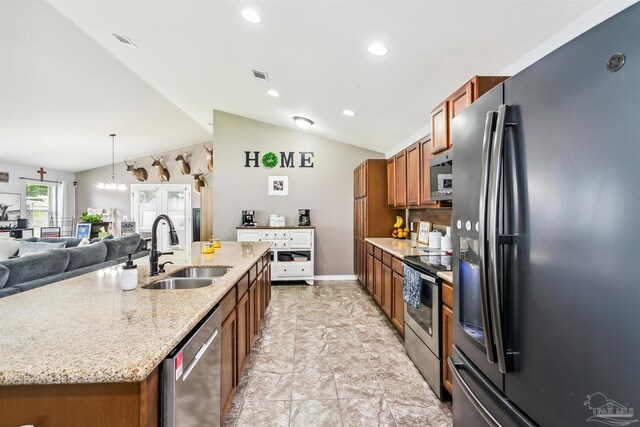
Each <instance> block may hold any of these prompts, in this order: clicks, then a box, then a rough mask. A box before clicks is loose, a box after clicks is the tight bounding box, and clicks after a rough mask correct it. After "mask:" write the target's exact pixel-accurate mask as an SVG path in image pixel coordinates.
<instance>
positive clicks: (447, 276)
mask: <svg viewBox="0 0 640 427" xmlns="http://www.w3.org/2000/svg"><path fill="white" fill-rule="evenodd" d="M438 277H439V278H441V279H444V280H445V281H447V282H449V283H450V284H452V285H453V271H438Z"/></svg>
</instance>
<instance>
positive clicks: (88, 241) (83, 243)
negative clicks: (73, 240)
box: [77, 237, 91, 248]
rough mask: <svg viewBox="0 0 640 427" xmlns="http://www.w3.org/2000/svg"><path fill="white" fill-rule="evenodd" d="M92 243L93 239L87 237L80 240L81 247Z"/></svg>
mask: <svg viewBox="0 0 640 427" xmlns="http://www.w3.org/2000/svg"><path fill="white" fill-rule="evenodd" d="M90 244H91V240H89V239H87V238H86V237H85V238H84V239H82V240H80V243H78V245H77V246H78V247H79V248H81V247H83V246H89V245H90Z"/></svg>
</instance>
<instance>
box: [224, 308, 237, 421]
mask: <svg viewBox="0 0 640 427" xmlns="http://www.w3.org/2000/svg"><path fill="white" fill-rule="evenodd" d="M236 321H237V319H236V310H235V309H234V310H233V311H232V312H231V314H229V316H227V318H226V319H225V321H224V322H222V326H220V347H221V348H220V365H221V372H220V406H221V411H220V413H221V414H224V413H225V411H226V410H227V408H228V407H229V404H230V403H231V399H233V395H234V393H235V389H236V386H237V385H238V382H237V366H236V363H237V359H236V343H237V340H236V337H237V335H236V334H237V330H236V328H237V322H236ZM222 419H223V418H222Z"/></svg>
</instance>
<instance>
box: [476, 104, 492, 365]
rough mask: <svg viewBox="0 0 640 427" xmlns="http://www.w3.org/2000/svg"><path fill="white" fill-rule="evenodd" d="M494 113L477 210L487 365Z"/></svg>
mask: <svg viewBox="0 0 640 427" xmlns="http://www.w3.org/2000/svg"><path fill="white" fill-rule="evenodd" d="M496 115H497V112H496V111H489V112H488V113H487V117H486V120H485V123H484V137H483V139H482V176H481V178H480V209H479V223H480V224H479V227H478V243H479V251H478V252H479V253H478V258H479V262H478V264H479V267H480V312H481V314H482V326H483V328H484V346H485V349H486V352H487V360H488V361H489V363H495V362H496V357H495V354H494V351H493V330H492V325H491V316H490V314H489V287H488V284H489V274H488V272H489V270H488V268H487V259H488V258H489V255H488V250H489V248H488V243H487V204H488V197H489V172H490V168H491V154H492V146H493V139H492V138H491V136H492V134H493V133H494V132H495V125H496Z"/></svg>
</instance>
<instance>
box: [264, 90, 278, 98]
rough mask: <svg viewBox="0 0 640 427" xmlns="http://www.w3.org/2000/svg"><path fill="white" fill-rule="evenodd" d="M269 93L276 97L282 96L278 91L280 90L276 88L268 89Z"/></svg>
mask: <svg viewBox="0 0 640 427" xmlns="http://www.w3.org/2000/svg"><path fill="white" fill-rule="evenodd" d="M267 94H268V95H269V96H273V97H274V98H277V97H279V96H280V94H279V93H278V91H277V90H274V89H269V90H268V91H267Z"/></svg>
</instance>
